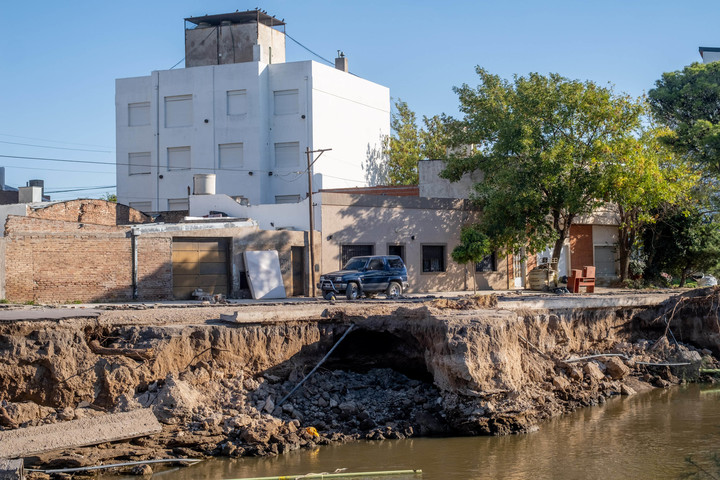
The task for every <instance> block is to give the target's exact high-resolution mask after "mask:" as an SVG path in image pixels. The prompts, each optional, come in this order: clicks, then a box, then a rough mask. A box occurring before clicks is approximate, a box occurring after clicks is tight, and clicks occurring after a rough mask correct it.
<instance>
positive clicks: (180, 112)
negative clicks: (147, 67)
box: [165, 95, 193, 128]
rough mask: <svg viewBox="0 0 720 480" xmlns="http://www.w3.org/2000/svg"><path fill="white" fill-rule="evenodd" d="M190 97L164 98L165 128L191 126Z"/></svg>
mask: <svg viewBox="0 0 720 480" xmlns="http://www.w3.org/2000/svg"><path fill="white" fill-rule="evenodd" d="M192 115H193V111H192V95H178V96H176V97H165V128H174V127H189V126H192Z"/></svg>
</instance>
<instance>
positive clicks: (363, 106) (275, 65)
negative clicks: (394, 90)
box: [115, 11, 390, 211]
mask: <svg viewBox="0 0 720 480" xmlns="http://www.w3.org/2000/svg"><path fill="white" fill-rule="evenodd" d="M185 22H186V23H185V24H186V30H185V55H186V58H185V68H181V69H174V70H173V69H171V70H162V71H154V72H152V73H151V74H150V75H149V76H145V77H136V78H123V79H118V80H116V87H115V88H116V95H115V106H116V133H117V140H116V141H117V147H116V151H117V196H118V201H119V202H120V203H124V204H128V205H130V206H132V207H135V208H138V209H139V210H143V211H163V210H185V209H187V208H188V195H189V194H191V193H193V175H195V174H203V173H207V174H212V173H214V174H216V178H217V182H216V189H217V193H222V194H226V195H230V196H232V197H235V198H236V200H238V201H241V202H243V203H250V204H267V203H289V202H296V201H299V200H301V199H303V198H305V197H306V196H307V193H308V175H307V157H308V155H306V151H307V150H310V151H313V150H320V149H332V150H331V151H327V152H325V153H324V154H323V155H322V157H321V158H319V159H318V161H317V162H316V163H315V164H314V165H313V171H314V175H313V190H315V191H317V190H318V189H320V188H342V187H353V186H366V185H369V184H372V176H373V175H372V173H373V172H372V169H371V168H370V169H369V168H368V167H367V166H366V165H372V164H373V160H374V159H376V158H377V155H378V152H380V151H381V142H382V137H383V136H384V135H388V134H389V133H390V93H389V90H388V89H387V88H386V87H383V86H381V85H378V84H376V83H373V82H370V81H367V80H364V79H362V78H359V77H357V76H354V75H352V74H350V73H348V71H347V60H346V59H345V58H338V59H336V68H332V67H328V66H325V65H323V64H320V63H317V62H314V61H301V62H288V63H286V62H285V33H284V25H285V24H284V23H283V22H282V21H279V20H277V19H276V18H274V17H271V16H269V15H267V14H265V13H264V12H261V11H248V12H235V13H230V14H225V15H211V16H205V17H197V18H189V19H185ZM191 27H192V28H191ZM316 156H317V154H315V155H313V156H312V158H313V159H314V158H315V157H316Z"/></svg>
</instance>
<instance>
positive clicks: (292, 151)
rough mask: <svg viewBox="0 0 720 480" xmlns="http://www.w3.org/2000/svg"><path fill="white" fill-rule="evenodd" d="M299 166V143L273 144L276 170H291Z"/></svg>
mask: <svg viewBox="0 0 720 480" xmlns="http://www.w3.org/2000/svg"><path fill="white" fill-rule="evenodd" d="M299 165H300V143H299V142H283V143H276V144H275V166H276V167H277V168H292V167H297V166H299Z"/></svg>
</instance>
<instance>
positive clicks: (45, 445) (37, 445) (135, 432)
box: [0, 409, 162, 458]
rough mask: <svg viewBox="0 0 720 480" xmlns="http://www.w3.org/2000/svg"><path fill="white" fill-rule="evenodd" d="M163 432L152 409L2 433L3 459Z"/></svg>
mask: <svg viewBox="0 0 720 480" xmlns="http://www.w3.org/2000/svg"><path fill="white" fill-rule="evenodd" d="M160 431H162V427H161V426H160V423H158V421H157V419H156V418H155V415H153V413H152V412H151V411H150V410H148V409H141V410H134V411H131V412H124V413H115V414H108V415H103V416H101V417H94V418H83V419H80V420H72V421H69V422H62V423H56V424H51V425H41V426H38V427H28V428H19V429H17V430H7V431H4V432H0V445H2V449H1V450H0V457H1V458H21V457H27V456H29V455H36V454H38V453H44V452H49V451H52V450H57V449H61V448H76V447H84V446H88V445H97V444H99V443H105V442H114V441H117V440H127V439H130V438H137V437H142V436H146V435H152V434H154V433H159V432H160Z"/></svg>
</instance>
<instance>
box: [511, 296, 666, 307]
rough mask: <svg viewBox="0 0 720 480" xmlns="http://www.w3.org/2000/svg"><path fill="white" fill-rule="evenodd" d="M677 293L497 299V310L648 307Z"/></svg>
mask: <svg viewBox="0 0 720 480" xmlns="http://www.w3.org/2000/svg"><path fill="white" fill-rule="evenodd" d="M676 295H677V292H663V293H635V294H628V295H620V294H619V295H573V294H569V295H556V296H530V295H522V296H518V297H517V298H513V297H510V296H506V297H499V298H498V305H497V308H503V309H508V310H517V309H521V308H522V309H532V310H562V309H575V308H582V309H588V308H613V307H649V306H653V305H659V304H661V303H662V302H664V301H665V300H667V299H668V298H670V297H674V296H676Z"/></svg>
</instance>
